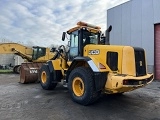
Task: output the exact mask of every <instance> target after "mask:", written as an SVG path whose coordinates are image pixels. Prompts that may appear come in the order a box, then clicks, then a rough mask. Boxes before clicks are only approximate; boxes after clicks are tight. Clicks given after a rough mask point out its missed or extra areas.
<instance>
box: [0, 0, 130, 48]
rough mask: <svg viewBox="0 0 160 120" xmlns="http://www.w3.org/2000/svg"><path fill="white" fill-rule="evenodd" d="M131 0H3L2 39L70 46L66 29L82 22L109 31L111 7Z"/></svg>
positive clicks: (0, 13)
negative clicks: (109, 11)
mask: <svg viewBox="0 0 160 120" xmlns="http://www.w3.org/2000/svg"><path fill="white" fill-rule="evenodd" d="M126 1H128V0H0V42H16V43H20V44H25V45H29V46H44V47H51V46H55V45H61V44H64V45H66V44H67V43H68V41H67V40H66V41H62V40H61V38H62V37H61V36H62V32H65V31H67V30H69V29H70V28H72V27H75V26H76V24H77V22H78V21H84V22H87V23H90V24H94V25H98V26H100V27H101V28H102V31H105V30H106V26H107V25H106V24H107V9H110V8H112V7H114V6H117V5H119V4H122V3H124V2H126Z"/></svg>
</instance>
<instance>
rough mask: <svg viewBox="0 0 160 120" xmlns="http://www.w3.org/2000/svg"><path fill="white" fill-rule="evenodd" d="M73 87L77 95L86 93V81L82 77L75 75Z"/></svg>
mask: <svg viewBox="0 0 160 120" xmlns="http://www.w3.org/2000/svg"><path fill="white" fill-rule="evenodd" d="M72 89H73V92H74V94H75V95H76V96H79V97H80V96H82V95H83V94H84V90H85V88H84V83H83V81H82V79H81V78H80V77H75V78H74V79H73V82H72Z"/></svg>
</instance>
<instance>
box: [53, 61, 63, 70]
mask: <svg viewBox="0 0 160 120" xmlns="http://www.w3.org/2000/svg"><path fill="white" fill-rule="evenodd" d="M52 65H53V66H54V70H61V69H62V68H61V59H56V60H52Z"/></svg>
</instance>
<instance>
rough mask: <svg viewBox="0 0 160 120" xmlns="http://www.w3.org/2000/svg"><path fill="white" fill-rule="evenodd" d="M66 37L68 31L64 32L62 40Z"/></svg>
mask: <svg viewBox="0 0 160 120" xmlns="http://www.w3.org/2000/svg"><path fill="white" fill-rule="evenodd" d="M65 37H66V32H63V34H62V41H64V40H65Z"/></svg>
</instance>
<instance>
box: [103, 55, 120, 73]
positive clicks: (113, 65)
mask: <svg viewBox="0 0 160 120" xmlns="http://www.w3.org/2000/svg"><path fill="white" fill-rule="evenodd" d="M106 60H107V61H106V62H107V65H108V66H109V68H110V69H111V70H112V71H117V70H118V53H117V52H107V59H106Z"/></svg>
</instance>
